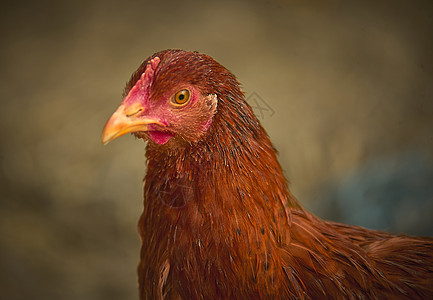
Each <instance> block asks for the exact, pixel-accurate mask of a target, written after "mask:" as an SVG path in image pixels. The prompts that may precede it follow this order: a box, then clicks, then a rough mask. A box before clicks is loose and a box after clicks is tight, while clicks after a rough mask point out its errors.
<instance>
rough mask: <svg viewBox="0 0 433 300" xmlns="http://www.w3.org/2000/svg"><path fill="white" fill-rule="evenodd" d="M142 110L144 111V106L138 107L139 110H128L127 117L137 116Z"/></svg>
mask: <svg viewBox="0 0 433 300" xmlns="http://www.w3.org/2000/svg"><path fill="white" fill-rule="evenodd" d="M142 111H143V108H139V109H137V110H135V111H133V112H126V116H127V117H132V116H135V115H137V114H139V113H140V112H142Z"/></svg>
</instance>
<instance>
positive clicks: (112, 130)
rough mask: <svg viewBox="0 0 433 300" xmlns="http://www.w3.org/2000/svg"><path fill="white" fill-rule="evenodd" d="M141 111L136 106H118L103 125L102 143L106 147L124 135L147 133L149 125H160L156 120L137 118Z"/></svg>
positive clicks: (139, 107)
mask: <svg viewBox="0 0 433 300" xmlns="http://www.w3.org/2000/svg"><path fill="white" fill-rule="evenodd" d="M142 111H143V107H141V106H138V105H132V106H125V105H123V104H122V105H120V106H119V108H118V109H117V110H116V111H115V112H114V114H113V115H112V116H111V117H110V119H108V121H107V123H106V124H105V127H104V130H103V131H102V143H103V144H104V145H106V144H108V143H109V142H111V141H112V140H114V139H116V138H118V137H120V136H122V135H124V134H126V133H132V132H138V131H147V130H148V126H149V125H150V124H158V125H162V124H161V123H160V122H158V121H156V120H153V119H148V118H146V117H138V115H139V114H140V112H142Z"/></svg>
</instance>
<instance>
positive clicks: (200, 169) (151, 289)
mask: <svg viewBox="0 0 433 300" xmlns="http://www.w3.org/2000/svg"><path fill="white" fill-rule="evenodd" d="M154 57H159V58H160V60H161V62H160V64H159V65H158V67H157V68H156V71H155V76H154V80H153V82H152V84H151V86H150V87H149V88H150V98H149V99H145V102H146V101H148V102H150V103H153V102H155V103H157V104H154V105H155V107H163V108H164V105H168V104H167V103H168V102H167V101H168V100H167V99H170V96H171V95H172V94H173V92H176V91H177V90H179V89H181V88H183V87H184V86H186V87H191V88H192V89H193V91H195V90H197V91H199V94H200V97H201V98H200V99H199V100H198V101H200V102H197V103H192V104H191V107H192V108H191V109H190V110H188V109H189V107H188V106H185V107H184V108H181V109H178V110H173V109H172V108H164V109H165V110H161V111H164V113H161V114H163V115H164V117H161V119H160V120H161V122H162V123H164V124H165V127H164V128H161V127H158V126H156V127H155V128H154V129H152V130H157V131H158V130H160V131H169V132H171V133H172V134H173V135H174V138H172V139H170V140H169V141H168V142H167V143H165V144H158V143H155V142H153V141H152V138H149V135H148V133H145V132H136V133H135V134H136V135H137V136H139V137H142V138H145V139H147V140H149V142H148V144H147V151H146V157H147V174H146V176H145V184H144V197H145V199H144V212H143V214H142V216H141V218H140V221H139V225H138V227H139V232H140V236H141V238H142V249H141V260H140V264H139V268H138V275H139V288H140V296H141V299H158V298H166V299H172V298H175V299H178V298H182V299H229V298H231V299H257V298H262V299H278V298H283V299H321V298H322V299H325V298H326V299H398V298H407V299H432V298H433V240H432V239H430V238H419V237H406V236H393V235H390V234H388V233H384V232H377V231H371V230H367V229H364V228H361V227H355V226H348V225H344V224H338V223H332V222H326V221H322V220H320V219H318V218H317V217H315V216H314V215H312V214H311V213H310V212H308V211H306V210H305V209H304V208H302V206H301V205H300V204H298V202H297V201H296V199H295V198H294V197H293V196H292V195H291V194H290V192H289V190H288V188H287V183H286V180H285V178H284V176H283V173H282V171H281V167H280V165H279V163H278V161H277V158H276V151H275V149H274V148H273V146H272V144H271V142H270V140H269V137H268V136H267V134H266V132H265V131H264V129H263V128H262V126H261V125H260V123H259V121H258V120H257V119H256V117H255V116H254V114H253V111H252V110H251V108H250V106H249V105H248V104H247V103H246V102H245V100H244V96H243V93H242V92H241V90H240V87H239V83H238V82H237V80H236V78H235V77H234V76H233V75H232V74H231V73H230V72H229V71H228V70H227V69H225V68H224V67H222V66H221V65H220V64H218V63H217V62H215V61H214V60H213V59H212V58H210V57H209V56H206V55H203V54H199V53H195V52H184V51H180V50H166V51H162V52H159V53H156V54H154V55H153V56H152V57H151V58H154ZM151 58H149V59H148V60H146V61H145V62H144V63H143V64H142V65H141V66H140V67H139V69H138V70H137V71H136V72H135V73H134V74H133V76H132V77H131V79H130V81H129V82H128V84H127V86H126V88H125V93H124V96H125V97H127V95H128V92H129V90H131V88H132V87H133V86H134V85H135V84H136V82H137V81H138V80H139V78H140V76H141V74H142V73H143V72H144V71H145V69H146V66H147V64H148V61H150V59H151ZM208 95H215V96H216V99H217V103H215V102H213V100H212V99H214V98H212V97H209V96H208ZM152 101H153V102H152ZM146 103H147V102H146ZM198 103H201V104H200V105H201V107H199V108H194V105H196V106H197V105H199V104H198ZM215 106H216V109H215ZM167 107H168V106H167ZM159 109H161V108H159ZM206 118H208V119H209V120H207V119H206ZM208 121H209V122H208ZM203 124H205V125H203ZM209 124H210V125H209Z"/></svg>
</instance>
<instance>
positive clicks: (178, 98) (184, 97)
mask: <svg viewBox="0 0 433 300" xmlns="http://www.w3.org/2000/svg"><path fill="white" fill-rule="evenodd" d="M189 97H190V93H189V91H188V90H187V89H185V90H181V91H179V92H177V93H176V94H174V97H173V99H172V102H173V103H174V104H176V105H184V104H185V103H187V102H188V100H189Z"/></svg>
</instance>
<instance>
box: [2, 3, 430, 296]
mask: <svg viewBox="0 0 433 300" xmlns="http://www.w3.org/2000/svg"><path fill="white" fill-rule="evenodd" d="M349 2H350V1H337V0H331V1H326V2H325V1H288V0H286V1H283V0H279V1H278V0H269V1H247V0H245V1H218V2H216V1H215V2H198V1H188V0H185V1H118V2H116V1H107V0H105V1H102V0H101V1H97V0H96V1H95V0H92V1H83V0H80V1H47V0H43V1H37V2H36V1H35V2H30V1H3V2H2V3H1V6H2V7H1V10H0V14H1V19H0V22H1V29H0V30H1V41H2V46H1V48H0V53H1V55H0V66H1V67H0V79H1V80H0V97H1V118H0V126H1V130H0V270H1V271H0V272H1V274H0V291H1V296H0V298H2V299H137V288H136V286H137V284H136V265H137V263H138V255H139V246H140V242H139V238H138V235H137V233H136V223H137V220H138V217H139V215H140V213H141V210H142V195H141V193H142V178H143V176H144V172H145V169H144V166H145V160H144V146H145V145H144V143H143V142H142V141H139V140H135V139H134V138H132V137H129V136H126V137H122V138H120V139H118V140H116V141H114V142H112V143H110V144H109V146H107V147H103V146H102V145H101V143H100V135H101V131H102V128H103V126H104V124H105V121H106V120H107V119H108V117H109V116H110V115H111V113H112V112H114V110H115V108H116V107H117V105H118V104H119V103H120V101H121V92H122V90H123V87H124V84H125V82H126V81H127V80H128V79H129V76H130V74H131V73H132V72H133V71H134V70H135V69H136V68H137V67H138V65H139V64H140V63H141V62H142V61H143V60H144V59H145V58H147V57H148V56H150V55H151V54H153V53H154V52H156V51H159V50H162V49H166V48H181V49H185V50H198V51H200V52H204V53H206V54H209V55H211V56H212V57H214V58H215V59H216V60H217V61H219V62H221V63H222V64H223V65H224V66H226V67H227V68H228V69H229V70H231V71H232V72H233V73H234V74H235V75H236V76H237V77H238V79H239V80H240V81H241V82H242V83H243V88H244V91H245V92H246V96H247V97H248V101H249V103H250V104H251V105H252V106H254V107H255V110H256V113H257V116H258V117H259V118H260V120H261V122H262V124H263V126H264V127H265V128H266V129H267V131H268V133H269V135H270V136H271V139H272V141H273V142H274V144H275V146H276V148H277V149H278V150H279V159H280V162H281V164H282V166H283V169H284V171H285V174H286V176H287V177H288V179H289V180H290V187H291V189H292V191H293V193H294V194H295V196H296V197H297V198H298V199H299V200H300V201H301V203H303V204H304V205H305V206H306V207H308V208H309V209H311V210H313V211H314V212H315V213H316V214H318V215H319V216H320V217H322V218H326V219H332V220H336V221H342V222H346V223H350V224H358V225H362V226H366V227H368V228H373V229H382V230H389V231H392V232H395V233H406V234H416V235H430V236H432V235H433V157H432V156H433V9H432V8H433V4H432V2H431V1H429V0H427V1H421V0H415V1H392V2H391V1H384V0H382V1H356V2H355V1H351V3H349Z"/></svg>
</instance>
